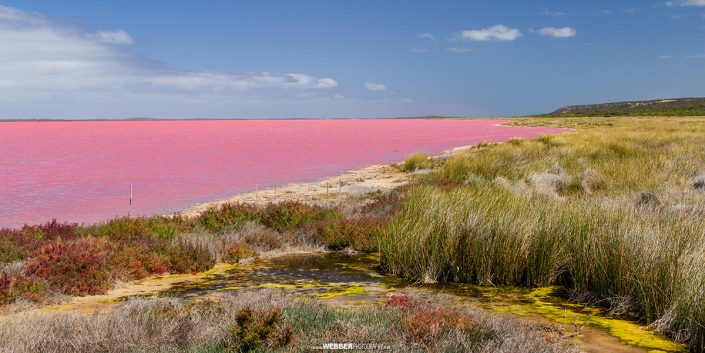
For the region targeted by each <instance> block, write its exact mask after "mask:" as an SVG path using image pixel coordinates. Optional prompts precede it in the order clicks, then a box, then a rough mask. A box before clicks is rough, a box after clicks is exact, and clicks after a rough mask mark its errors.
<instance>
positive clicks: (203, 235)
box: [0, 195, 398, 305]
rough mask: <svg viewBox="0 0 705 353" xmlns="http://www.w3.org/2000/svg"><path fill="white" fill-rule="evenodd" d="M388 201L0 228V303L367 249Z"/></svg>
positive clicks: (229, 208)
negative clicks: (300, 253) (223, 266)
mask: <svg viewBox="0 0 705 353" xmlns="http://www.w3.org/2000/svg"><path fill="white" fill-rule="evenodd" d="M397 201H398V199H395V198H393V197H392V196H390V195H379V196H377V197H374V198H373V199H372V200H371V202H366V203H365V204H364V206H361V205H358V206H355V207H352V208H351V207H348V208H347V211H344V210H343V209H342V208H337V207H325V208H324V207H320V206H315V205H307V204H303V203H300V202H285V203H278V204H270V205H264V206H255V205H249V204H240V203H232V204H224V205H220V206H215V207H212V208H209V209H207V210H205V211H204V212H203V213H201V214H200V215H199V216H197V217H182V216H180V215H174V216H169V217H166V216H154V217H144V218H117V219H113V220H110V221H107V222H105V223H100V224H94V225H87V226H84V225H78V224H63V223H59V222H57V221H55V220H54V221H51V222H48V223H46V224H42V225H34V226H24V227H22V228H21V229H0V305H1V304H8V303H12V302H14V301H16V300H29V301H32V302H46V301H48V300H49V299H51V298H52V297H55V296H57V295H64V294H67V295H79V296H80V295H93V294H102V293H105V292H106V291H108V290H110V289H111V288H113V287H114V286H115V283H117V282H118V281H123V282H124V281H132V280H138V279H141V278H145V277H147V276H150V275H156V274H162V273H196V272H201V271H205V270H207V269H209V268H211V267H212V266H213V265H214V264H215V263H216V262H230V263H237V262H239V261H241V260H244V259H246V258H250V257H255V256H257V255H258V254H259V253H266V252H271V251H275V252H276V251H286V250H287V249H308V250H315V249H322V248H328V249H331V250H341V249H345V248H351V249H354V250H357V251H362V252H374V251H377V239H378V238H379V234H380V233H381V231H382V227H383V225H384V220H386V219H387V218H388V217H389V214H390V212H392V211H391V210H392V209H394V208H395V207H394V206H390V205H389V204H390V203H391V202H397ZM346 212H347V213H349V214H346Z"/></svg>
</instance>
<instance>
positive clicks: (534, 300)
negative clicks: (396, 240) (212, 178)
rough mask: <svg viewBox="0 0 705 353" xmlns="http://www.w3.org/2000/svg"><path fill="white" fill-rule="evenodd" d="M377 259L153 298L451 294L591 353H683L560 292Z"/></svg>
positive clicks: (311, 266) (238, 271) (294, 261)
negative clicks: (451, 277)
mask: <svg viewBox="0 0 705 353" xmlns="http://www.w3.org/2000/svg"><path fill="white" fill-rule="evenodd" d="M376 263H377V258H376V257H374V256H364V255H347V254H342V253H325V254H295V255H286V256H281V257H276V258H271V259H266V260H258V261H255V262H253V263H249V264H242V265H236V266H232V267H231V268H228V269H226V270H224V271H218V272H214V273H210V274H206V275H205V276H203V277H202V278H201V279H200V280H198V281H193V280H185V281H182V282H175V283H173V284H172V285H171V286H170V287H169V288H168V289H166V290H162V291H159V292H157V293H156V294H152V295H151V296H173V297H181V298H198V297H205V296H210V295H217V294H219V293H222V292H227V291H234V290H241V289H253V288H283V289H286V290H289V291H292V292H295V293H299V294H301V295H307V296H313V297H317V298H319V299H321V300H323V301H324V302H326V303H329V304H331V305H336V306H343V307H349V306H358V305H367V304H371V303H384V302H385V301H386V299H387V296H388V295H389V293H390V292H394V291H398V290H405V289H414V290H416V291H421V292H428V293H444V294H448V295H450V298H451V302H449V303H448V304H449V305H453V306H456V307H462V306H469V305H470V306H475V307H478V306H479V307H481V308H483V309H486V310H490V311H494V312H503V313H511V314H515V315H519V316H523V317H526V318H527V319H528V320H531V321H536V322H541V323H549V322H550V323H553V324H556V325H559V326H563V327H564V328H565V330H566V331H567V332H569V333H572V332H575V331H576V328H577V329H579V334H576V337H577V339H576V344H578V346H579V347H580V348H581V349H582V350H584V351H587V352H605V351H609V352H680V351H685V346H683V345H680V344H677V343H674V342H672V341H670V340H668V339H666V338H664V337H661V336H659V335H656V334H654V333H653V332H652V331H649V330H648V329H647V328H646V327H644V326H643V325H641V324H639V323H636V322H633V321H629V320H624V319H619V318H614V317H609V316H607V315H604V314H603V313H602V312H601V310H599V309H597V308H593V307H585V306H582V305H580V304H574V303H569V302H567V301H566V300H564V299H562V298H560V297H558V296H557V295H556V294H555V292H556V291H558V289H559V288H557V287H547V288H538V289H524V288H514V287H507V288H497V287H479V286H473V285H464V284H434V285H412V284H410V283H407V282H406V281H404V280H402V279H400V278H398V277H395V276H388V275H382V274H380V273H378V272H377V271H375V264H376Z"/></svg>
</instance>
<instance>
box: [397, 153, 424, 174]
mask: <svg viewBox="0 0 705 353" xmlns="http://www.w3.org/2000/svg"><path fill="white" fill-rule="evenodd" d="M432 166H433V162H432V161H431V159H430V157H429V155H428V154H426V153H423V152H416V153H412V154H411V155H409V156H408V157H406V159H405V160H404V161H403V162H401V163H399V164H397V168H399V170H401V171H403V172H413V171H416V170H417V169H425V168H431V167H432Z"/></svg>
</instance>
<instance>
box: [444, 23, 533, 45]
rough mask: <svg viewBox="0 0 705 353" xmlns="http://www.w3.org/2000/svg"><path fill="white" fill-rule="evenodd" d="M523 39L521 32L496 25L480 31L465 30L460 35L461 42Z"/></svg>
mask: <svg viewBox="0 0 705 353" xmlns="http://www.w3.org/2000/svg"><path fill="white" fill-rule="evenodd" d="M519 37H521V32H520V31H519V30H518V29H516V28H509V27H507V26H505V25H495V26H492V27H489V28H484V29H479V30H465V31H462V32H460V34H459V35H458V39H459V40H473V41H490V40H496V41H512V40H515V39H518V38H519Z"/></svg>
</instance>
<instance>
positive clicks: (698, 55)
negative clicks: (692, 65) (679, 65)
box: [685, 53, 705, 59]
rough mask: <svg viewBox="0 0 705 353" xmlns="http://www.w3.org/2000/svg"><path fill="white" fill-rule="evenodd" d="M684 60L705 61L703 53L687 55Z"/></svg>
mask: <svg viewBox="0 0 705 353" xmlns="http://www.w3.org/2000/svg"><path fill="white" fill-rule="evenodd" d="M685 58H686V59H705V53H702V54H693V55H688V56H686V57H685Z"/></svg>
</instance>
